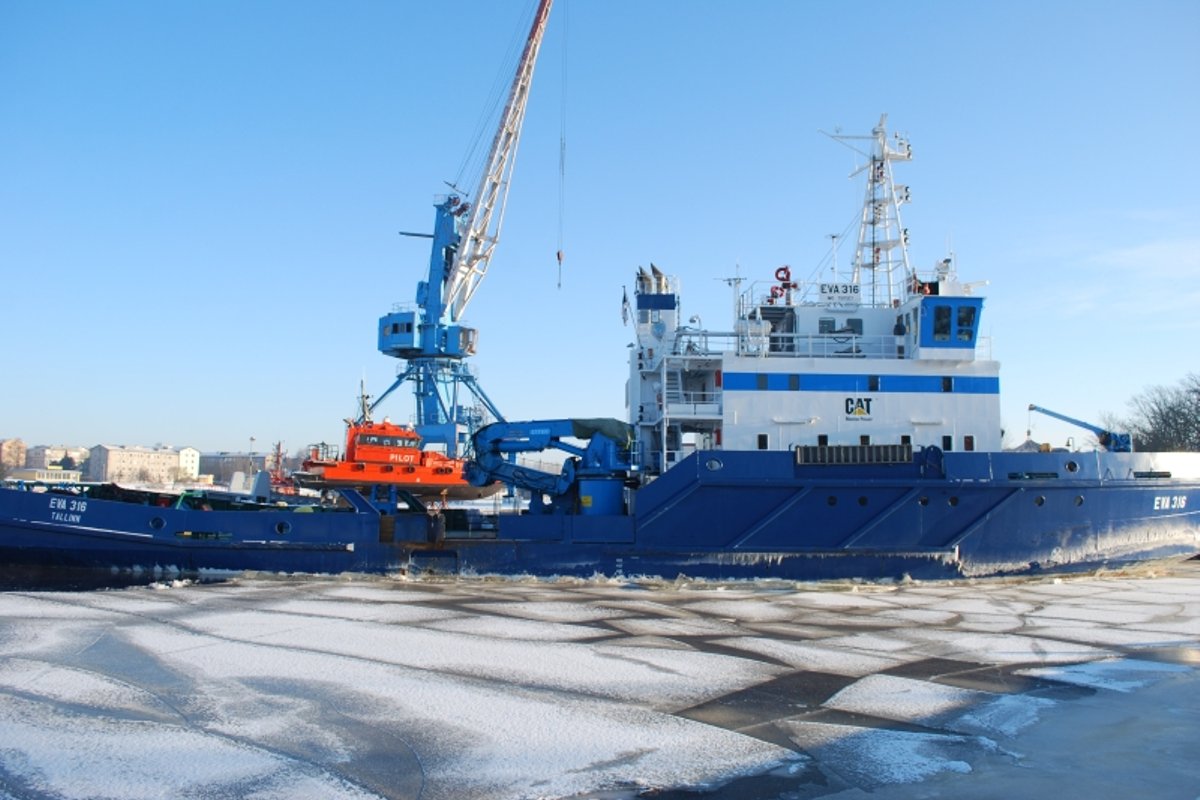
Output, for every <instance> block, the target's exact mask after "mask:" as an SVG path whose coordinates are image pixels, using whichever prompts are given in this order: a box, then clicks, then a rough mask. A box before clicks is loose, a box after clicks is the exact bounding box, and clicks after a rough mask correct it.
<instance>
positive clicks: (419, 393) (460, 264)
mask: <svg viewBox="0 0 1200 800" xmlns="http://www.w3.org/2000/svg"><path fill="white" fill-rule="evenodd" d="M551 4H552V0H541V1H540V2H539V4H538V7H537V11H536V12H535V13H534V17H533V24H532V26H531V28H530V30H529V35H528V37H527V38H526V41H525V48H524V50H523V52H522V53H521V58H520V61H519V62H518V64H517V69H516V75H515V76H514V78H513V82H512V86H511V87H510V89H509V93H508V101H507V103H506V105H505V108H504V113H503V114H502V115H501V119H500V124H499V127H498V129H497V130H496V135H495V138H494V139H493V141H492V147H491V151H490V153H489V155H488V159H487V161H486V162H485V163H486V165H485V168H484V174H483V178H482V179H481V181H480V183H479V186H478V188H477V189H476V191H475V194H474V196H473V197H471V199H470V200H468V199H464V198H463V197H460V196H459V195H458V194H451V195H449V196H446V197H444V198H440V199H439V200H438V202H436V203H435V204H434V208H435V209H436V214H435V218H434V228H433V233H432V234H415V235H419V236H428V237H430V238H432V239H433V246H432V249H431V253H430V257H429V272H428V275H427V277H426V278H425V280H423V281H421V282H420V283H418V284H417V295H416V305H417V308H416V309H415V310H399V311H394V312H392V313H390V314H385V315H384V316H383V317H381V318H380V320H379V351H380V352H381V353H383V354H384V355H388V356H393V357H395V358H400V359H403V360H404V361H406V362H407V364H406V366H405V369H404V370H403V372H400V373H399V374H398V376H397V378H396V380H395V381H394V382H393V383H392V385H391V386H390V387H388V389H387V391H385V392H384V393H383V394H381V395H380V396H379V398H378V399H377V400H376V401H375V402H374V403H372V404H371V407H370V409H369V410H372V411H373V410H374V409H375V407H376V406H378V405H379V404H380V403H382V402H383V401H384V399H385V398H387V396H388V395H390V394H391V393H392V392H393V391H394V390H395V389H396V388H398V387H399V386H400V385H402V384H404V383H406V382H410V381H411V382H412V384H413V391H414V393H415V396H416V412H417V419H416V425H415V428H416V430H417V433H419V434H420V435H421V438H422V439H423V440H424V441H425V442H426V443H433V444H441V445H443V446H444V447H445V450H446V454H447V455H449V456H451V457H458V456H459V454H460V452H461V450H463V449H465V447H466V445H467V443H468V442H469V439H470V435H471V433H472V432H473V431H474V430H475V429H476V428H478V427H479V425H480V424H481V422H482V420H481V419H480V416H481V415H480V414H479V413H478V412H476V411H473V410H471V409H469V408H468V407H467V405H466V403H467V402H468V401H469V399H470V398H469V397H467V396H466V395H467V394H469V395H470V396H471V397H473V398H474V399H475V400H476V401H478V403H479V404H481V405H482V407H483V408H484V409H486V411H487V413H489V414H490V415H491V416H492V417H494V418H495V419H497V420H503V419H504V417H503V416H502V415H501V414H500V412H499V410H498V409H497V408H496V406H495V404H494V403H492V401H491V400H490V399H489V398H488V396H487V395H486V394H485V393H484V391H483V389H482V388H481V387H480V386H479V383H478V382H477V381H476V379H475V376H474V375H473V374H472V373H471V371H470V370H469V369H468V367H467V365H466V364H465V363H464V361H463V360H464V359H466V358H468V357H469V356H472V355H474V354H475V348H476V341H477V333H478V332H477V330H476V329H474V328H470V327H467V326H466V325H463V324H462V323H461V320H462V318H463V312H464V311H465V310H466V308H467V304H468V303H470V301H471V298H472V297H473V296H474V294H475V292H476V290H478V288H479V284H480V283H481V282H482V281H483V278H484V275H485V274H486V273H487V268H488V262H489V261H490V259H491V256H492V252H493V250H494V249H495V247H496V243H497V242H498V241H499V238H500V226H501V222H502V221H503V218H504V206H505V203H506V201H507V197H508V188H509V182H510V180H511V177H512V171H513V166H514V164H515V162H516V156H517V143H518V141H519V139H520V135H521V125H522V123H523V122H524V119H525V106H526V104H527V102H528V100H529V89H530V85H531V84H532V82H533V68H534V65H535V64H536V62H537V56H538V50H539V49H540V47H541V43H542V36H543V34H544V33H545V30H546V21H547V19H548V17H549V15H550V6H551Z"/></svg>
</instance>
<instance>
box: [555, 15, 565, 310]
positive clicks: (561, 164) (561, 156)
mask: <svg viewBox="0 0 1200 800" xmlns="http://www.w3.org/2000/svg"><path fill="white" fill-rule="evenodd" d="M560 8H561V9H562V12H561V13H560V14H559V18H560V19H561V20H562V31H563V35H562V98H561V99H560V102H559V120H558V250H557V251H556V252H555V257H556V258H557V259H558V288H559V289H562V265H563V225H564V220H565V218H566V206H567V189H566V186H567V4H566V3H563V4H562V5H561V6H560Z"/></svg>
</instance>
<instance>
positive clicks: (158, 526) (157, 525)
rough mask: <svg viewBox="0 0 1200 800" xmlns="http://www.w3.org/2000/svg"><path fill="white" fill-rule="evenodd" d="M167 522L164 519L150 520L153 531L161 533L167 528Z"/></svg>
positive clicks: (155, 518)
mask: <svg viewBox="0 0 1200 800" xmlns="http://www.w3.org/2000/svg"><path fill="white" fill-rule="evenodd" d="M166 524H167V523H166V521H165V520H163V518H162V517H154V518H153V519H152V520H150V528H151V529H152V530H156V531H161V530H162V529H163V528H164V527H165V526H166Z"/></svg>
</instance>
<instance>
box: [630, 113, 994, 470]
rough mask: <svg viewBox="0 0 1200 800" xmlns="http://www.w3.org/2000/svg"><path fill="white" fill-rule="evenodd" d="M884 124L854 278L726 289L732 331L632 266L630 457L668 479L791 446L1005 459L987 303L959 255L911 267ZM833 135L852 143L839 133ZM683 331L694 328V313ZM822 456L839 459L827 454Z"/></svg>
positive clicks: (673, 283)
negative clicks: (697, 460)
mask: <svg viewBox="0 0 1200 800" xmlns="http://www.w3.org/2000/svg"><path fill="white" fill-rule="evenodd" d="M885 122H886V117H884V118H883V119H881V120H880V124H879V126H878V127H877V128H876V129H875V130H874V131H873V133H872V136H871V137H869V138H870V139H871V141H872V142H873V147H872V150H871V152H870V153H869V154H867V157H868V161H867V163H866V164H865V165H864V166H863V167H862V168H861V169H860V170H858V172H860V173H865V174H866V176H867V193H866V199H865V201H864V204H863V212H862V220H861V223H860V226H859V234H858V240H857V245H856V251H855V256H854V259H853V261H852V264H851V266H850V270H849V273H848V274H845V275H838V274H834V275H833V276H831V277H830V278H828V279H823V280H822V279H816V280H808V281H798V280H796V276H794V275H793V273H792V270H791V268H790V267H786V266H784V267H779V268H777V269H776V270H774V273H773V275H771V276H770V280H767V281H758V282H751V283H749V286H748V288H743V286H742V284H743V283H746V282H747V281H746V280H745V279H742V278H735V279H732V280H730V285H731V286H732V287H733V290H734V292H735V296H736V317H735V323H734V328H733V330H731V331H713V330H706V329H701V328H700V327H699V326H698V324H697V326H696V327H692V326H690V325H689V324H683V319H684V317H683V314H682V311H681V307H680V287H679V282H678V280H677V279H676V278H674V277H671V276H668V275H666V274H664V273H663V272H661V271H660V270H659V269H658V268H656V267H655V266H654V265H651V267H650V271H649V272H647V271H645V270H641V269H639V272H638V276H637V282H636V287H635V289H636V290H635V303H634V309H633V314H634V317H635V327H636V333H637V342H636V343H635V345H634V347H633V349H632V350H631V354H630V383H629V396H628V408H629V421H630V423H631V424H632V425H633V426H634V427H635V429H636V435H637V451H638V455H637V460H638V463H639V466H640V467H641V468H642V469H643V470H644V471H645V472H647V473H649V474H654V473H658V472H663V471H665V470H666V469H667V468H669V467H670V466H671V465H672V464H673V463H675V462H676V461H678V460H680V459H681V458H682V457H683V456H685V455H687V453H689V452H690V451H691V450H692V449H696V448H699V449H728V450H788V449H794V448H797V447H806V446H807V447H817V448H835V449H836V448H837V447H838V446H843V445H851V446H861V445H872V446H874V445H880V446H882V445H898V446H900V447H902V448H918V447H925V446H934V447H938V448H941V449H942V450H944V451H957V450H999V449H1000V439H1001V428H1000V399H999V364H997V363H996V362H995V361H992V360H990V358H988V357H987V352H986V348H985V347H981V342H980V337H979V330H980V328H979V321H980V316H981V313H982V310H983V298H981V297H977V296H974V295H973V294H972V292H971V286H970V285H968V284H964V283H961V282H960V281H959V280H958V277H957V274H956V270H955V265H954V262H953V259H951V258H946V259H943V260H940V261H938V262H937V263H936V264H935V266H934V267H933V268H932V269H931V270H929V271H928V272H925V271H922V272H920V273H918V271H916V270H915V269H913V268H912V267H911V266H910V264H909V258H908V233H907V230H906V229H904V228H903V227H902V226H901V222H900V207H901V206H902V205H903V204H904V203H905V202H907V199H908V188H907V187H905V186H901V185H898V184H896V183H895V181H894V179H893V175H892V162H894V161H906V160H908V159H910V158H911V157H912V151H911V148H910V147H909V145H908V143H907V142H906V141H905V140H903V139H900V138H899V137H897V138H896V140H895V146H892V145H891V144H889V142H888V138H887V132H886V128H885ZM834 138H837V139H839V140H843V139H848V138H850V137H834ZM691 322H692V323H698V320H697V319H696V318H692V320H691ZM816 457H822V458H823V457H830V458H838V457H840V456H839V455H837V454H836V453H835V452H833V451H829V453H828V454H819V455H818V456H816Z"/></svg>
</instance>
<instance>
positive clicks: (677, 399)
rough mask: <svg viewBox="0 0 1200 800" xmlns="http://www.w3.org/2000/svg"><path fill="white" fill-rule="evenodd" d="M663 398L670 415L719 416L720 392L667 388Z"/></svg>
mask: <svg viewBox="0 0 1200 800" xmlns="http://www.w3.org/2000/svg"><path fill="white" fill-rule="evenodd" d="M663 400H664V401H665V402H666V411H667V414H669V415H670V416H672V417H719V416H721V393H720V392H691V391H678V390H674V391H673V390H670V389H668V390H667V391H666V392H665V393H664V395H663Z"/></svg>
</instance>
